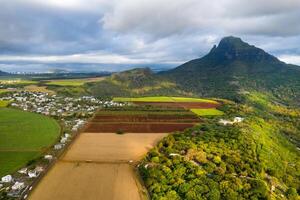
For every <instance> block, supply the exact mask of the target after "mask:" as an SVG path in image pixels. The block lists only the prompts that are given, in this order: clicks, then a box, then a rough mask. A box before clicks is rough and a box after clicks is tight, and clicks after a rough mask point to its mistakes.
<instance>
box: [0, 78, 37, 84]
mask: <svg viewBox="0 0 300 200" xmlns="http://www.w3.org/2000/svg"><path fill="white" fill-rule="evenodd" d="M36 83H38V82H37V81H32V80H25V79H15V78H12V79H0V84H3V85H29V84H36Z"/></svg>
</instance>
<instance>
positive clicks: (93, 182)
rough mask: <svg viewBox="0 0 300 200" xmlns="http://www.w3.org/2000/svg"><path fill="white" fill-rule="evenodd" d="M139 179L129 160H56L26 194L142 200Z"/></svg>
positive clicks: (37, 199)
mask: <svg viewBox="0 0 300 200" xmlns="http://www.w3.org/2000/svg"><path fill="white" fill-rule="evenodd" d="M138 184H139V182H138V180H137V178H136V175H135V173H134V170H133V168H132V167H131V166H129V165H128V164H122V163H120V164H109V163H107V164H105V163H103V164H99V163H85V162H78V163H76V162H62V161H59V162H58V163H56V164H55V166H54V167H53V168H52V169H51V170H50V171H49V172H48V174H47V175H46V176H45V177H44V178H43V180H42V181H41V182H40V184H39V185H38V186H37V188H36V189H35V190H34V191H33V192H32V194H31V195H30V196H29V199H30V200H41V199H43V200H53V199H72V200H82V199H85V200H94V199H110V200H141V199H143V198H142V197H141V196H142V194H141V193H140V190H139V187H140V186H139V185H138Z"/></svg>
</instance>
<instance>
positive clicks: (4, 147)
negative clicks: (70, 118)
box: [0, 108, 60, 176]
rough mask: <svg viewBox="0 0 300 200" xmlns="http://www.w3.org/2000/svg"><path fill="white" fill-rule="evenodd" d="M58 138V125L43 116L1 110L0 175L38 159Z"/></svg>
mask: <svg viewBox="0 0 300 200" xmlns="http://www.w3.org/2000/svg"><path fill="white" fill-rule="evenodd" d="M59 135H60V126H59V124H58V123H57V122H56V121H55V120H54V119H51V118H48V117H46V116H43V115H39V114H35V113H30V112H24V111H20V110H15V109H10V108H1V109H0V166H1V168H0V176H3V175H5V174H8V173H12V172H14V171H15V170H17V169H18V168H20V167H22V166H24V165H26V163H27V162H28V161H30V160H32V159H35V158H36V157H38V156H39V155H40V154H41V153H42V152H43V151H44V150H46V149H47V148H48V147H49V146H50V145H52V144H53V143H54V142H55V141H56V140H57V138H58V137H59Z"/></svg>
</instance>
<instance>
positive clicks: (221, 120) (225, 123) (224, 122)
mask: <svg viewBox="0 0 300 200" xmlns="http://www.w3.org/2000/svg"><path fill="white" fill-rule="evenodd" d="M219 123H220V124H223V125H225V126H226V125H227V124H230V125H232V124H233V122H232V121H229V120H225V119H220V120H219Z"/></svg>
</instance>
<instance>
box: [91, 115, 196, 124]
mask: <svg viewBox="0 0 300 200" xmlns="http://www.w3.org/2000/svg"><path fill="white" fill-rule="evenodd" d="M200 121H201V120H200V119H199V118H198V117H197V116H196V115H195V116H194V115H188V116H187V115H177V116H174V115H96V116H95V117H94V118H93V119H92V122H195V123H197V122H200Z"/></svg>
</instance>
